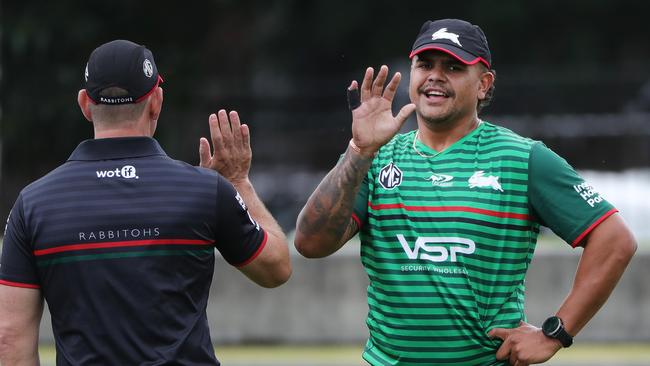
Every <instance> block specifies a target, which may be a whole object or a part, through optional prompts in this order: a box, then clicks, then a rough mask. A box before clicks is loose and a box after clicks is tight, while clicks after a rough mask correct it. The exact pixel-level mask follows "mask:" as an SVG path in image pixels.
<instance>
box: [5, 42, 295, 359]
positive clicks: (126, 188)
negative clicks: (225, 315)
mask: <svg viewBox="0 0 650 366" xmlns="http://www.w3.org/2000/svg"><path fill="white" fill-rule="evenodd" d="M85 80H86V81H85V88H84V89H82V90H80V91H79V96H78V102H79V106H80V107H81V110H82V112H83V114H84V116H85V117H86V118H87V119H88V120H89V121H91V122H92V123H93V127H94V130H95V139H93V140H87V141H84V142H82V143H81V144H80V145H79V146H78V147H77V149H75V151H74V152H73V153H72V155H71V156H70V158H69V159H68V161H67V162H66V163H64V164H63V165H61V166H60V167H58V168H57V169H55V170H54V171H52V172H51V173H49V174H47V175H46V176H45V177H43V178H41V179H39V180H37V181H36V182H34V183H32V184H30V185H29V186H28V187H26V188H25V189H23V190H22V191H21V193H20V195H19V197H18V199H17V200H16V204H15V205H14V207H13V209H12V211H11V213H10V217H9V220H8V223H7V227H6V232H5V236H4V244H3V248H2V258H1V261H0V364H2V365H3V366H14V365H28V366H31V365H37V364H38V362H39V360H38V348H37V345H38V329H39V323H40V319H41V312H42V309H43V298H44V299H45V301H47V304H48V308H49V310H50V313H51V315H52V328H53V331H54V338H55V340H56V351H57V353H56V364H57V365H219V362H218V361H217V359H216V357H215V355H214V349H213V346H212V343H211V341H210V334H209V328H208V321H207V316H206V307H207V302H208V292H209V290H210V283H211V281H212V274H213V269H214V260H215V258H214V249H215V248H216V249H218V250H219V251H220V253H221V255H222V256H223V257H224V258H225V260H226V261H228V262H229V263H230V264H232V265H233V266H236V267H237V268H238V269H239V270H240V271H241V272H242V273H243V274H245V275H246V276H248V277H249V278H250V279H251V280H253V281H254V282H256V283H257V284H259V285H260V286H264V287H275V286H279V285H280V284H282V283H284V282H285V281H286V280H287V279H288V277H289V275H290V272H291V265H290V262H289V255H288V247H287V243H286V238H285V236H284V233H283V232H282V229H281V228H280V227H279V225H278V224H277V223H276V222H275V220H274V219H273V217H272V216H271V214H270V213H269V212H268V211H267V210H266V208H265V207H264V204H263V203H262V202H261V201H260V200H259V198H258V197H257V195H256V193H255V190H254V189H253V186H252V185H251V183H250V181H249V179H248V171H249V168H250V162H251V150H250V145H249V143H250V139H249V131H248V127H247V126H246V125H243V124H240V122H239V116H238V115H237V112H234V111H233V112H230V114H228V113H226V111H224V110H221V111H219V113H218V114H217V115H214V114H213V115H211V116H210V118H209V123H210V133H211V137H212V142H213V144H214V149H215V154H214V155H212V153H211V152H210V144H209V143H208V141H207V139H201V141H200V160H201V167H193V166H190V165H189V164H185V163H183V162H180V161H176V160H173V159H171V158H170V157H168V156H167V155H166V154H165V152H164V151H163V150H162V148H161V147H160V145H159V144H158V142H157V141H156V140H154V139H153V138H152V136H153V134H154V131H155V130H156V126H157V121H158V117H159V115H160V112H161V107H162V101H163V90H162V88H161V87H160V86H159V84H160V82H161V81H162V78H160V76H159V75H158V70H157V68H156V65H155V63H154V59H153V55H152V54H151V52H150V51H149V50H148V49H146V48H145V47H144V46H141V45H138V44H135V43H132V42H129V41H124V40H117V41H113V42H109V43H106V44H104V45H102V46H100V47H98V48H97V49H95V51H93V53H92V54H91V55H90V59H89V61H88V64H87V66H86V70H85ZM205 168H208V169H205ZM217 171H218V172H219V173H220V174H219V173H217ZM229 310H232V309H223V311H229Z"/></svg>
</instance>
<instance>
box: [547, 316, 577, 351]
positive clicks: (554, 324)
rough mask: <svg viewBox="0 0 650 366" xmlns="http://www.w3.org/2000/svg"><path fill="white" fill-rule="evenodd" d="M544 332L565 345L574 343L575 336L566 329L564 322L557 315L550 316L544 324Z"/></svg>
mask: <svg viewBox="0 0 650 366" xmlns="http://www.w3.org/2000/svg"><path fill="white" fill-rule="evenodd" d="M542 332H543V333H544V335H545V336H547V337H549V338H554V339H557V340H558V341H560V343H562V346H563V347H565V348H566V347H569V346H571V345H572V344H573V336H572V335H571V334H569V333H567V331H566V329H564V322H562V319H560V318H559V317H557V316H552V317H549V318H548V319H546V320H545V321H544V324H543V325H542Z"/></svg>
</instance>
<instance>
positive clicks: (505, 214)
mask: <svg viewBox="0 0 650 366" xmlns="http://www.w3.org/2000/svg"><path fill="white" fill-rule="evenodd" d="M368 206H370V208H372V209H373V210H389V209H394V208H403V209H405V210H407V211H426V212H448V211H459V212H471V213H477V214H481V215H487V216H494V217H502V218H506V219H518V220H526V221H530V215H528V214H519V213H513V212H501V211H494V210H486V209H483V208H475V207H467V206H440V207H436V206H406V205H405V204H403V203H387V204H378V205H373V204H372V203H371V202H368Z"/></svg>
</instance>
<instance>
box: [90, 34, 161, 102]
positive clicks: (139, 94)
mask: <svg viewBox="0 0 650 366" xmlns="http://www.w3.org/2000/svg"><path fill="white" fill-rule="evenodd" d="M85 80H86V92H87V93H88V96H89V97H90V99H91V100H92V101H93V102H94V103H95V104H111V105H114V104H128V103H138V102H140V101H141V100H143V99H144V98H146V97H147V96H149V94H150V93H151V92H152V91H153V90H154V89H155V88H156V87H157V86H158V84H160V83H161V82H162V81H163V80H162V78H161V77H160V75H158V69H157V68H156V63H155V62H154V60H153V54H152V53H151V51H149V50H148V49H147V48H146V47H145V46H141V45H139V44H136V43H133V42H131V41H125V40H116V41H112V42H108V43H104V44H103V45H101V46H99V47H97V48H95V50H94V51H93V52H92V53H91V54H90V58H89V59H88V64H86V72H85ZM110 87H119V88H122V89H125V90H126V91H127V92H128V95H125V96H119V97H108V96H100V93H101V92H102V90H104V89H106V88H110Z"/></svg>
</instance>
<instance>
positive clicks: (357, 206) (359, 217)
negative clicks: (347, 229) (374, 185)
mask: <svg viewBox="0 0 650 366" xmlns="http://www.w3.org/2000/svg"><path fill="white" fill-rule="evenodd" d="M369 177H370V172H368V174H367V175H366V176H365V177H364V178H363V182H361V187H359V193H357V197H356V198H355V200H354V207H353V210H352V218H353V219H354V221H356V222H357V226H358V227H359V229H361V227H362V226H363V224H364V223H365V222H366V219H367V217H368V195H369V191H370V178H369Z"/></svg>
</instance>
